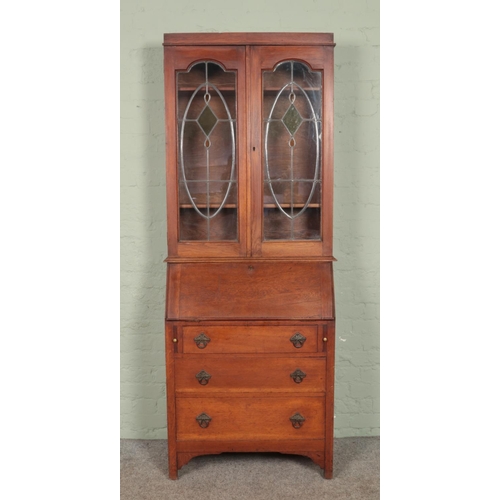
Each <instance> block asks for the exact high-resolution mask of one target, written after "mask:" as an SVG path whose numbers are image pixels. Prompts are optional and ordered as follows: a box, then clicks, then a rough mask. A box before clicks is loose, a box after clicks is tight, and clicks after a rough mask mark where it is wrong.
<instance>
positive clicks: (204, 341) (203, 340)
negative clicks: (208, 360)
mask: <svg viewBox="0 0 500 500" xmlns="http://www.w3.org/2000/svg"><path fill="white" fill-rule="evenodd" d="M194 341H195V342H196V345H197V346H198V349H205V347H207V345H208V343H209V342H210V338H209V337H207V336H206V335H205V332H201V333H200V334H199V335H198V336H197V337H195V338H194Z"/></svg>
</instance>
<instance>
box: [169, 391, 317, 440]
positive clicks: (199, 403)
mask: <svg viewBox="0 0 500 500" xmlns="http://www.w3.org/2000/svg"><path fill="white" fill-rule="evenodd" d="M176 407H177V408H176V411H177V419H176V421H177V439H178V440H189V441H191V440H195V441H197V440H226V439H227V440H229V439H234V440H245V439H246V440H248V439H249V438H251V439H252V440H258V439H286V440H290V439H324V437H325V401H324V398H322V397H317V398H316V397H302V398H301V397H293V398H277V397H276V398H242V397H238V398H178V399H177V401H176ZM290 418H293V419H294V423H292V420H290ZM301 418H304V421H303V422H300V419H301ZM197 419H198V420H197ZM208 419H210V420H208Z"/></svg>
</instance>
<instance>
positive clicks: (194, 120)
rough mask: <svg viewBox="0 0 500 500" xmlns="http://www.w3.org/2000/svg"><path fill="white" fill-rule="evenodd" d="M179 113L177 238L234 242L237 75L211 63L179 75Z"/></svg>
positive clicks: (235, 229) (199, 64) (235, 223)
mask: <svg viewBox="0 0 500 500" xmlns="http://www.w3.org/2000/svg"><path fill="white" fill-rule="evenodd" d="M177 110H178V111H177V117H178V134H179V135H178V138H179V147H178V151H179V153H178V158H179V162H178V178H179V217H180V221H179V229H180V239H181V240H183V241H190V240H201V241H222V240H230V241H235V240H237V229H238V226H237V220H238V217H237V191H238V189H237V185H236V182H237V180H236V170H237V165H236V74H235V72H234V71H225V70H224V69H223V68H222V66H220V65H219V64H217V63H215V62H212V61H203V62H200V63H197V64H195V65H193V66H192V67H191V68H190V69H189V71H185V72H182V71H181V72H178V73H177ZM197 231H198V232H197Z"/></svg>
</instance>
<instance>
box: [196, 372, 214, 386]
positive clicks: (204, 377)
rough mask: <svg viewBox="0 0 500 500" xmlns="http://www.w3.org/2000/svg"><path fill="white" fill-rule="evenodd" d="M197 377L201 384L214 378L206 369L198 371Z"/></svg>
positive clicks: (205, 383)
mask: <svg viewBox="0 0 500 500" xmlns="http://www.w3.org/2000/svg"><path fill="white" fill-rule="evenodd" d="M195 377H196V378H197V379H198V382H199V383H200V385H207V384H208V381H209V380H210V379H211V378H212V375H210V373H207V372H206V371H205V370H201V372H199V373H197V374H196V375H195Z"/></svg>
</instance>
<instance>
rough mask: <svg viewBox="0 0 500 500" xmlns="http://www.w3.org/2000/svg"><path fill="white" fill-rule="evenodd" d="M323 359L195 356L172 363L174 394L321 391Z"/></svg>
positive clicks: (322, 390)
mask: <svg viewBox="0 0 500 500" xmlns="http://www.w3.org/2000/svg"><path fill="white" fill-rule="evenodd" d="M325 371H326V364H325V358H319V357H315V358H313V357H311V358H307V357H300V358H298V357H296V356H293V357H272V358H271V357H258V356H238V357H231V358H230V359H229V358H228V357H222V356H213V355H211V356H196V357H185V358H179V359H176V361H175V388H176V392H177V393H180V392H184V393H190V395H192V393H199V394H206V393H210V392H215V391H224V392H231V391H235V392H242V391H244V392H262V391H265V392H290V393H301V392H324V391H325Z"/></svg>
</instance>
